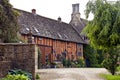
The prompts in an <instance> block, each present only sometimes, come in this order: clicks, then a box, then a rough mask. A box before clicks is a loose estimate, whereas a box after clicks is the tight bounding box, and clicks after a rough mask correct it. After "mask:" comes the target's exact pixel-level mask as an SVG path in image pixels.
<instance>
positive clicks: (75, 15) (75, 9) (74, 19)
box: [70, 3, 80, 26]
mask: <svg viewBox="0 0 120 80" xmlns="http://www.w3.org/2000/svg"><path fill="white" fill-rule="evenodd" d="M79 23H80V12H79V3H76V4H72V14H71V21H70V24H73V25H75V26H77V25H79Z"/></svg>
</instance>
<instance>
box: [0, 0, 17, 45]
mask: <svg viewBox="0 0 120 80" xmlns="http://www.w3.org/2000/svg"><path fill="white" fill-rule="evenodd" d="M17 16H18V12H17V11H15V10H14V9H13V7H12V5H10V4H9V0H0V40H1V41H2V42H4V43H9V42H10V43H11V42H18V37H17V33H18V30H19V28H18V23H17V20H18V19H17Z"/></svg>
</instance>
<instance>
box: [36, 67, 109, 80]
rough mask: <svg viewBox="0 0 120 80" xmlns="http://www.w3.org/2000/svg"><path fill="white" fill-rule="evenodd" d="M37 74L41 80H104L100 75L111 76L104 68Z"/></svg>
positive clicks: (62, 70)
mask: <svg viewBox="0 0 120 80" xmlns="http://www.w3.org/2000/svg"><path fill="white" fill-rule="evenodd" d="M37 73H39V74H40V77H41V80H104V79H102V78H100V77H99V74H100V73H104V74H109V73H108V71H107V70H106V69H104V68H58V69H40V70H38V71H37Z"/></svg>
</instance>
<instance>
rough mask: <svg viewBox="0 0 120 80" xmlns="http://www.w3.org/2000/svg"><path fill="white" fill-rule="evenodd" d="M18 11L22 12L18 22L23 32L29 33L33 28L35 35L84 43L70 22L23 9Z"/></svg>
mask: <svg viewBox="0 0 120 80" xmlns="http://www.w3.org/2000/svg"><path fill="white" fill-rule="evenodd" d="M18 11H19V13H20V16H19V18H18V23H19V25H20V33H21V34H28V32H29V29H31V30H32V34H33V35H34V36H40V37H47V38H52V39H57V40H63V41H72V42H77V43H84V41H83V40H82V38H81V36H80V35H79V33H78V32H77V31H76V30H75V29H74V27H73V26H72V25H70V24H67V23H64V22H59V21H57V20H53V19H50V18H46V17H43V16H40V15H37V14H36V15H35V14H32V13H30V12H26V11H23V10H18Z"/></svg>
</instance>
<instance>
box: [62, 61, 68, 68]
mask: <svg viewBox="0 0 120 80" xmlns="http://www.w3.org/2000/svg"><path fill="white" fill-rule="evenodd" d="M62 64H63V66H65V67H66V66H67V60H66V59H63V60H62Z"/></svg>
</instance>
